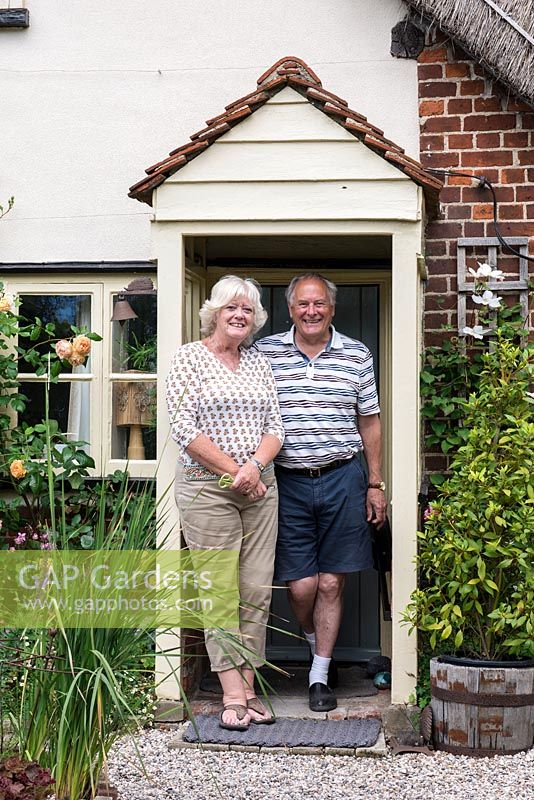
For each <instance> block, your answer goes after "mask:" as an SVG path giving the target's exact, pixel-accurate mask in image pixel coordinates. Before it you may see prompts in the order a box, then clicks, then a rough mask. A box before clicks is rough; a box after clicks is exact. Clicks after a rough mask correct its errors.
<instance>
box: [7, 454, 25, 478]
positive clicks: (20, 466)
mask: <svg viewBox="0 0 534 800" xmlns="http://www.w3.org/2000/svg"><path fill="white" fill-rule="evenodd" d="M9 471H10V473H11V475H12V476H13V477H14V478H16V479H17V480H19V479H20V478H23V477H24V476H25V475H26V472H27V470H26V468H25V466H24V462H23V461H21V460H20V459H19V458H16V459H15V460H14V461H12V462H11V464H10V465H9Z"/></svg>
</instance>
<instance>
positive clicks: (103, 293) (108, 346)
mask: <svg viewBox="0 0 534 800" xmlns="http://www.w3.org/2000/svg"><path fill="white" fill-rule="evenodd" d="M0 277H1V276H0ZM135 277H136V276H135V275H133V274H127V273H121V274H120V275H116V274H115V275H111V274H99V275H98V276H96V275H95V279H94V280H89V279H88V276H87V275H82V274H78V275H69V276H68V282H67V281H66V276H65V275H64V274H59V273H58V274H53V273H51V274H50V273H49V274H47V275H46V281H43V280H42V278H40V276H39V275H37V274H34V275H31V276H30V275H24V276H22V275H21V276H7V277H5V279H4V284H5V285H6V291H8V292H9V293H12V294H14V295H18V294H36V295H40V296H42V295H56V294H59V295H78V294H89V295H91V329H92V330H93V331H94V332H95V333H98V334H99V335H100V336H102V341H101V342H92V346H91V362H90V364H91V372H90V373H84V374H80V375H78V376H77V375H71V374H69V375H65V376H60V378H59V380H60V381H61V382H65V381H83V382H89V383H90V386H91V389H90V401H89V414H90V423H89V430H90V437H89V438H90V442H89V445H90V448H89V452H90V455H91V457H92V458H93V459H94V461H95V467H94V468H93V469H91V470H89V472H90V474H91V475H95V476H101V475H108V474H110V473H111V472H114V471H115V470H123V469H126V467H128V471H129V472H130V474H131V475H132V477H139V478H151V477H154V473H155V470H156V462H155V461H149V460H146V461H133V460H130V461H128V462H127V461H126V460H125V459H112V457H111V442H112V426H113V409H112V388H113V387H112V384H113V382H114V381H124V373H113V372H112V341H113V335H112V322H111V317H112V314H113V298H114V296H115V295H116V294H118V293H120V291H121V290H122V289H124V287H125V286H126V285H127V284H128V283H129V282H130V281H131V280H133V279H134V278H135ZM137 277H138V276H137ZM154 282H155V281H154ZM19 377H20V379H21V380H22V381H29V382H36V383H45V382H46V377H45V376H40V377H36V376H34V375H33V374H26V373H20V375H19ZM155 378H156V375H151V374H140V375H138V374H135V373H131V374H129V375H128V381H129V382H132V381H135V382H141V383H142V382H150V381H153V380H154V379H155Z"/></svg>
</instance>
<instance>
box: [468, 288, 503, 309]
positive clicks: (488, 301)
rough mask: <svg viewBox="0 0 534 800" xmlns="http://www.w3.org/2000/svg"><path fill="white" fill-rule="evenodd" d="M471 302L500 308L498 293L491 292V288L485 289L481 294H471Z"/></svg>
mask: <svg viewBox="0 0 534 800" xmlns="http://www.w3.org/2000/svg"><path fill="white" fill-rule="evenodd" d="M473 303H477V305H479V306H488V308H500V307H501V298H500V297H499V296H498V295H496V294H493V292H492V291H491V289H486V291H485V292H484V293H483V294H482V295H480V294H474V295H473Z"/></svg>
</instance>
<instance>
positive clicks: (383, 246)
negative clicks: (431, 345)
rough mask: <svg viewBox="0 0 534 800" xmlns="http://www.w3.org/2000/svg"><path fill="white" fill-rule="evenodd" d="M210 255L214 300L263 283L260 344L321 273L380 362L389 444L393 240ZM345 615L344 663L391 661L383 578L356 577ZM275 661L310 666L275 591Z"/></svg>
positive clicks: (299, 241) (338, 654)
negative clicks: (299, 281)
mask: <svg viewBox="0 0 534 800" xmlns="http://www.w3.org/2000/svg"><path fill="white" fill-rule="evenodd" d="M202 254H203V261H204V263H203V265H202V267H203V269H204V270H205V272H204V276H205V290H206V292H207V293H209V291H210V289H211V287H212V286H213V284H214V283H215V282H216V281H217V280H218V279H219V278H221V277H222V276H223V275H228V274H237V275H240V276H242V277H251V278H254V279H256V280H257V281H258V282H259V283H260V285H261V286H262V298H263V304H264V306H265V308H266V309H267V311H268V313H269V319H268V321H267V323H266V325H265V327H264V328H263V329H262V330H261V331H260V333H259V336H267V335H269V334H271V333H275V332H279V331H284V330H288V329H289V328H290V327H291V320H290V317H289V312H288V309H287V304H286V301H285V288H286V286H287V285H288V284H289V282H290V281H291V279H292V278H293V277H294V276H295V275H296V274H299V273H301V274H302V273H305V272H310V271H313V272H320V273H321V274H324V275H325V277H327V278H329V279H330V280H332V281H333V282H334V283H336V285H337V286H338V297H337V303H336V315H335V317H334V325H335V327H336V329H337V330H339V331H341V332H342V333H344V334H346V335H348V336H351V337H352V338H355V339H359V340H360V341H363V342H364V343H365V344H366V345H367V347H369V349H370V351H371V353H372V354H373V358H374V364H375V373H376V380H377V385H378V389H379V393H380V397H381V407H382V424H383V428H384V441H385V443H386V444H387V442H388V435H387V433H388V422H389V416H390V412H389V408H388V396H389V392H388V386H389V382H390V378H389V376H390V342H389V337H390V313H391V311H390V309H391V303H390V292H391V237H389V236H382V237H380V236H338V237H330V236H284V237H279V236H277V237H274V236H244V237H238V236H213V237H207V238H206V240H205V241H204V243H203V247H202ZM389 461H390V460H389V457H388V452H387V448H386V452H385V453H384V472H385V480H386V483H388V485H389V481H388V477H389ZM344 609H345V610H344V616H343V622H342V625H341V629H340V633H339V636H338V641H337V645H336V648H335V651H334V657H335V658H336V659H337V660H338V661H339V662H345V663H354V662H360V663H361V662H365V661H367V660H368V659H370V658H372V657H373V656H376V655H379V654H380V653H382V654H385V655H391V653H390V645H389V643H390V630H389V628H390V626H389V623H384V622H382V623H381V610H380V595H379V586H378V575H377V573H376V572H375V571H374V570H373V569H371V570H366V571H364V572H362V573H358V574H355V575H350V576H348V579H347V582H346V588H345V595H344ZM267 659H268V660H269V661H271V662H277V663H281V664H284V663H290V662H292V663H299V662H305V663H307V661H308V647H307V644H306V641H305V640H304V638H303V635H302V631H301V630H300V629H299V626H298V625H297V623H296V622H295V620H294V618H293V614H292V612H291V609H290V607H289V603H288V600H287V595H286V590H285V587H283V586H277V587H276V588H275V589H274V591H273V601H272V606H271V620H270V628H269V630H268V633H267Z"/></svg>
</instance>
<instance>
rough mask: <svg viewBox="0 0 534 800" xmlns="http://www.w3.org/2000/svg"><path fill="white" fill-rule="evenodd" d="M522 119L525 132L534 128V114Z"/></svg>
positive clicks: (526, 115)
mask: <svg viewBox="0 0 534 800" xmlns="http://www.w3.org/2000/svg"><path fill="white" fill-rule="evenodd" d="M521 119H522V120H523V130H526V129H527V128H534V112H531V113H530V114H523V116H522V117H521Z"/></svg>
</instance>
